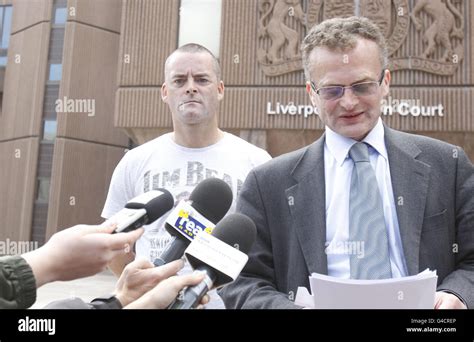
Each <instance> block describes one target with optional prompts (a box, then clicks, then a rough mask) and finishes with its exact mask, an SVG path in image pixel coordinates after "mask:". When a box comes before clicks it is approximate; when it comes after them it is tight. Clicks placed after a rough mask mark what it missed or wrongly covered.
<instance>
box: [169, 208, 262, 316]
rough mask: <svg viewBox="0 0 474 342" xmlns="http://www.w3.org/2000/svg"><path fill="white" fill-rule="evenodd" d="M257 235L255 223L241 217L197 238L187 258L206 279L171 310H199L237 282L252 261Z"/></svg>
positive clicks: (232, 216)
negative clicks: (213, 292)
mask: <svg viewBox="0 0 474 342" xmlns="http://www.w3.org/2000/svg"><path fill="white" fill-rule="evenodd" d="M256 235H257V230H256V228H255V223H254V222H253V221H252V220H251V219H250V218H249V217H248V216H245V215H243V214H239V213H234V214H229V215H227V216H226V217H224V218H223V219H222V220H221V221H220V222H219V223H218V224H217V225H216V227H215V229H214V231H213V232H212V234H211V235H209V234H205V233H200V234H199V235H197V236H196V237H195V238H194V240H193V242H191V244H190V245H189V247H188V248H187V249H186V251H185V255H186V257H187V258H188V260H189V263H190V264H191V266H192V267H193V268H194V270H195V272H203V273H204V274H205V278H204V280H203V281H202V282H200V283H199V284H197V285H194V286H192V287H188V288H186V289H185V290H184V292H183V293H182V294H181V295H179V296H178V297H177V298H176V300H175V301H174V302H173V303H172V304H171V305H170V306H169V307H168V309H191V308H195V307H197V306H198V305H199V303H200V302H201V299H202V297H203V296H204V295H205V294H206V293H207V292H208V291H209V290H210V289H211V288H213V287H220V286H223V285H225V284H227V283H230V282H232V281H234V280H235V279H236V278H237V277H238V275H239V274H240V272H241V271H242V269H243V268H244V266H245V265H246V263H247V261H248V256H247V253H248V252H249V251H250V248H251V247H252V245H253V243H254V241H255V238H256Z"/></svg>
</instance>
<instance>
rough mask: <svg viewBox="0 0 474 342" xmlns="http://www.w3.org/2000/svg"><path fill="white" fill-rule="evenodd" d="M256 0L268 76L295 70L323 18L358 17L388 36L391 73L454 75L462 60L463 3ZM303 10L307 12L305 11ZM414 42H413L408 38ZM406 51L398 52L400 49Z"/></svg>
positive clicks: (261, 54)
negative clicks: (308, 34)
mask: <svg viewBox="0 0 474 342" xmlns="http://www.w3.org/2000/svg"><path fill="white" fill-rule="evenodd" d="M409 3H410V2H409V0H359V1H354V0H326V1H324V0H259V1H258V10H259V26H258V50H257V60H258V62H259V64H260V66H261V68H262V70H263V72H264V74H265V75H267V76H279V75H283V74H286V73H290V72H293V71H299V70H301V69H302V66H301V53H300V42H301V41H302V38H303V37H304V35H305V34H306V32H307V31H308V30H309V29H310V28H311V27H312V26H313V25H315V24H317V23H319V22H321V21H322V20H325V19H328V18H334V17H348V16H352V15H359V16H364V17H368V18H370V19H371V20H372V21H374V22H375V23H376V24H377V25H378V26H379V27H380V29H381V30H382V32H383V33H384V34H385V37H386V38H387V44H388V50H389V56H390V64H391V65H390V69H391V70H404V69H411V70H421V71H424V72H428V73H433V74H438V75H445V76H449V75H453V74H454V73H455V71H456V69H457V68H458V66H459V64H460V63H461V61H462V60H463V58H464V45H463V41H464V21H465V18H464V16H463V14H462V12H463V11H462V9H463V8H464V6H463V5H464V4H463V1H462V0H417V1H415V2H414V5H413V7H412V8H410V4H409ZM305 9H306V10H305ZM413 39H414V40H415V44H413V43H412V40H413ZM404 44H406V45H407V47H405V48H404V49H403V51H401V50H402V49H401V47H402V46H403V45H404Z"/></svg>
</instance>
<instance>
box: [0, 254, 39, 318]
mask: <svg viewBox="0 0 474 342" xmlns="http://www.w3.org/2000/svg"><path fill="white" fill-rule="evenodd" d="M35 300H36V280H35V276H34V275H33V270H32V269H31V267H30V266H29V265H28V263H27V262H26V260H25V259H23V258H22V257H21V256H8V257H0V309H26V308H29V307H30V306H31V305H33V303H34V302H35Z"/></svg>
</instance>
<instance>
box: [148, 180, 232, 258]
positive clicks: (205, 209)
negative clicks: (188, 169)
mask: <svg viewBox="0 0 474 342" xmlns="http://www.w3.org/2000/svg"><path fill="white" fill-rule="evenodd" d="M189 201H190V204H189V203H187V202H185V201H182V202H180V203H179V204H178V205H177V206H176V208H175V209H174V210H173V211H172V212H171V214H170V215H169V216H168V219H167V220H166V225H165V228H166V231H167V232H168V233H170V234H171V235H172V237H171V241H170V243H168V245H167V247H166V249H165V250H164V251H163V252H162V253H161V254H160V256H159V257H158V258H156V259H155V261H154V262H153V264H154V265H155V266H161V265H164V264H167V263H169V262H171V261H174V260H178V259H180V258H181V257H182V256H183V254H184V251H185V250H186V248H187V247H188V245H189V244H190V243H191V241H192V240H193V239H194V236H196V235H197V233H199V232H200V231H201V230H206V231H207V232H209V233H210V232H211V231H212V229H213V227H214V225H215V224H216V223H217V222H219V221H220V220H221V219H222V218H223V217H224V216H225V214H227V211H228V210H229V208H230V206H231V205H232V190H231V189H230V187H229V186H228V185H227V183H226V182H224V181H223V180H221V179H218V178H208V179H205V180H203V181H202V182H200V183H199V184H198V185H197V186H196V187H195V188H194V190H193V191H192V192H191V195H190V196H189Z"/></svg>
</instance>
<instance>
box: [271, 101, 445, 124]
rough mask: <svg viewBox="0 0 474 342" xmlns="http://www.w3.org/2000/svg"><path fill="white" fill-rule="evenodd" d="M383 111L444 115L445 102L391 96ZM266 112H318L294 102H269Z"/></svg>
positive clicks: (388, 113) (299, 114)
mask: <svg viewBox="0 0 474 342" xmlns="http://www.w3.org/2000/svg"><path fill="white" fill-rule="evenodd" d="M380 110H381V113H382V115H385V116H392V115H395V114H398V115H400V116H413V117H444V114H445V113H444V106H443V104H441V103H440V104H437V105H434V106H428V105H424V104H422V103H421V101H420V100H414V99H393V98H392V97H391V96H389V97H388V98H387V99H383V100H382V103H381V109H380ZM266 114H267V115H269V116H294V117H303V118H305V119H308V118H310V117H312V116H313V114H314V115H317V114H318V110H317V108H316V107H313V106H311V105H301V104H295V103H294V102H288V103H281V102H275V103H274V102H270V101H268V102H267V110H266Z"/></svg>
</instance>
